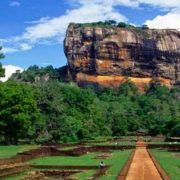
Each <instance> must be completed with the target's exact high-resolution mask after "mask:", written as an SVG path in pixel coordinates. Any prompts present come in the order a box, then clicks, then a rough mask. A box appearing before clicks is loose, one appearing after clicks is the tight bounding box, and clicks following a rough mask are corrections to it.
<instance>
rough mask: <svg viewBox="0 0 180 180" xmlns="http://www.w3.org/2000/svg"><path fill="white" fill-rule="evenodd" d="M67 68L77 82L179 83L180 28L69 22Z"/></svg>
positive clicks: (117, 83) (111, 83) (106, 84)
mask: <svg viewBox="0 0 180 180" xmlns="http://www.w3.org/2000/svg"><path fill="white" fill-rule="evenodd" d="M64 50H65V54H66V57H67V59H68V68H69V72H70V73H71V75H72V77H73V78H74V80H75V81H76V82H77V83H78V84H100V85H103V86H110V87H117V86H119V85H120V84H121V83H122V82H124V81H126V80H127V79H130V80H131V81H132V82H134V83H135V84H136V85H138V86H140V87H143V86H144V85H146V84H148V83H149V82H151V80H153V79H159V80H160V81H161V82H162V83H163V84H165V85H167V86H172V85H176V84H177V85H178V84H180V32H179V31H177V30H170V29H163V30H154V29H140V28H139V29H138V28H117V27H108V28H101V27H90V26H83V25H78V24H71V25H69V27H68V29H67V32H66V38H65V40H64Z"/></svg>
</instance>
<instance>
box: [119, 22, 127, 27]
mask: <svg viewBox="0 0 180 180" xmlns="http://www.w3.org/2000/svg"><path fill="white" fill-rule="evenodd" d="M117 27H120V28H125V27H127V24H126V23H124V22H120V23H118V25H117Z"/></svg>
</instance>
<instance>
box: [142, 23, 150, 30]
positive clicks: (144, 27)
mask: <svg viewBox="0 0 180 180" xmlns="http://www.w3.org/2000/svg"><path fill="white" fill-rule="evenodd" d="M141 28H142V29H149V27H148V26H147V25H146V24H144V25H142V27H141Z"/></svg>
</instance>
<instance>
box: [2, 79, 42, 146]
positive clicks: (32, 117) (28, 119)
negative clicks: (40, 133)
mask: <svg viewBox="0 0 180 180" xmlns="http://www.w3.org/2000/svg"><path fill="white" fill-rule="evenodd" d="M0 99H1V101H0V136H1V138H2V139H4V141H5V142H6V143H7V144H16V143H17V142H18V140H19V139H21V138H29V139H33V138H34V137H35V136H36V130H37V129H36V128H38V127H39V125H40V123H41V120H42V118H41V114H40V112H39V110H38V108H37V102H36V96H35V92H34V90H33V89H32V87H31V86H29V85H27V84H23V83H19V82H15V81H8V82H6V83H1V84H0Z"/></svg>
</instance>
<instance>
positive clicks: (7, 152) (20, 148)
mask: <svg viewBox="0 0 180 180" xmlns="http://www.w3.org/2000/svg"><path fill="white" fill-rule="evenodd" d="M36 148H38V146H37V145H10V146H0V158H9V157H12V156H15V155H16V154H17V153H19V152H24V151H28V150H30V149H36Z"/></svg>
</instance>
